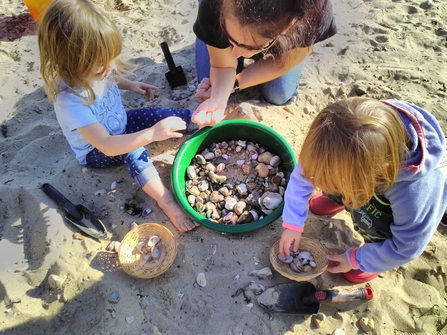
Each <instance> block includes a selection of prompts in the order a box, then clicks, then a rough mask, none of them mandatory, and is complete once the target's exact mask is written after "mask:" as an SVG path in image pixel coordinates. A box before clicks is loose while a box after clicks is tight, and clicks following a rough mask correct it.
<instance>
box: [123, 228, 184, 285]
mask: <svg viewBox="0 0 447 335" xmlns="http://www.w3.org/2000/svg"><path fill="white" fill-rule="evenodd" d="M154 236H157V238H159V242H158V243H157V246H158V247H159V248H158V249H159V255H157V257H154V258H152V257H151V258H150V259H149V258H148V255H147V254H146V253H145V252H142V249H143V251H144V245H146V246H147V243H148V241H149V240H150V238H153V237H154ZM176 256H177V244H176V241H175V237H174V235H173V234H172V233H171V231H170V230H169V229H167V228H165V227H163V226H161V225H159V224H157V223H143V224H140V225H139V226H137V227H135V228H134V229H132V230H131V231H130V232H128V233H127V234H126V236H124V238H123V240H122V241H121V245H120V248H119V250H118V259H119V263H120V266H121V268H122V269H123V270H124V271H125V272H126V273H127V274H129V275H131V276H133V277H137V278H144V279H148V278H154V277H157V276H159V275H161V274H162V273H164V272H165V271H166V270H168V269H169V268H170V267H171V265H172V264H173V263H174V260H175V257H176Z"/></svg>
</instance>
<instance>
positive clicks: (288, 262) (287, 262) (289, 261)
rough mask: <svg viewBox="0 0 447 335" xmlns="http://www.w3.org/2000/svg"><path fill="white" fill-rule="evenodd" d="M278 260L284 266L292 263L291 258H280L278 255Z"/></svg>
mask: <svg viewBox="0 0 447 335" xmlns="http://www.w3.org/2000/svg"><path fill="white" fill-rule="evenodd" d="M278 259H279V260H280V261H281V262H283V263H286V264H290V263H292V262H293V257H292V256H286V257H282V256H281V254H278Z"/></svg>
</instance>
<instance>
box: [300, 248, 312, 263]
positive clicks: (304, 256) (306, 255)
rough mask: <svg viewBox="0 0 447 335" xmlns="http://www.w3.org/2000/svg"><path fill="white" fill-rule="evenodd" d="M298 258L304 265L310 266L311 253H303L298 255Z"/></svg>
mask: <svg viewBox="0 0 447 335" xmlns="http://www.w3.org/2000/svg"><path fill="white" fill-rule="evenodd" d="M298 258H299V260H300V261H301V263H302V264H308V263H309V258H310V252H307V251H302V252H300V253H299V254H298Z"/></svg>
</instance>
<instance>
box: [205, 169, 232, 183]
mask: <svg viewBox="0 0 447 335" xmlns="http://www.w3.org/2000/svg"><path fill="white" fill-rule="evenodd" d="M208 177H209V178H210V181H211V182H212V183H214V184H217V183H223V182H225V181H226V180H227V177H226V176H219V175H218V174H216V173H214V172H213V171H210V172H209V173H208Z"/></svg>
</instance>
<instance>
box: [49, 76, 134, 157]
mask: <svg viewBox="0 0 447 335" xmlns="http://www.w3.org/2000/svg"><path fill="white" fill-rule="evenodd" d="M107 80H108V82H107V84H106V85H105V88H104V92H103V94H102V95H101V96H99V95H98V96H97V97H96V100H95V102H94V103H93V104H92V105H91V106H86V105H84V104H83V102H82V99H81V98H80V97H78V96H76V95H75V94H73V93H72V92H70V91H69V90H65V91H63V92H61V93H59V94H58V96H57V99H56V103H55V104H54V111H55V112H56V117H57V121H58V122H59V125H60V126H61V128H62V132H63V134H64V135H65V137H66V138H67V141H68V143H69V144H70V147H71V149H72V150H73V151H74V152H75V154H76V159H77V160H78V161H79V163H80V164H83V165H84V164H86V163H87V162H86V160H85V156H86V155H87V154H88V153H89V152H90V151H92V150H93V149H94V147H93V146H92V145H91V144H90V143H88V142H87V141H86V140H85V139H84V138H83V137H82V136H81V134H80V133H79V132H78V130H77V129H78V128H81V127H85V126H88V125H90V124H93V123H96V122H99V123H101V124H102V126H103V127H104V128H105V129H106V130H107V132H108V133H109V134H110V135H119V134H122V133H123V132H124V130H125V129H126V124H127V114H126V111H125V109H124V106H123V104H122V102H121V94H120V91H119V88H118V85H117V84H116V82H115V80H113V79H110V78H108V79H107Z"/></svg>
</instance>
